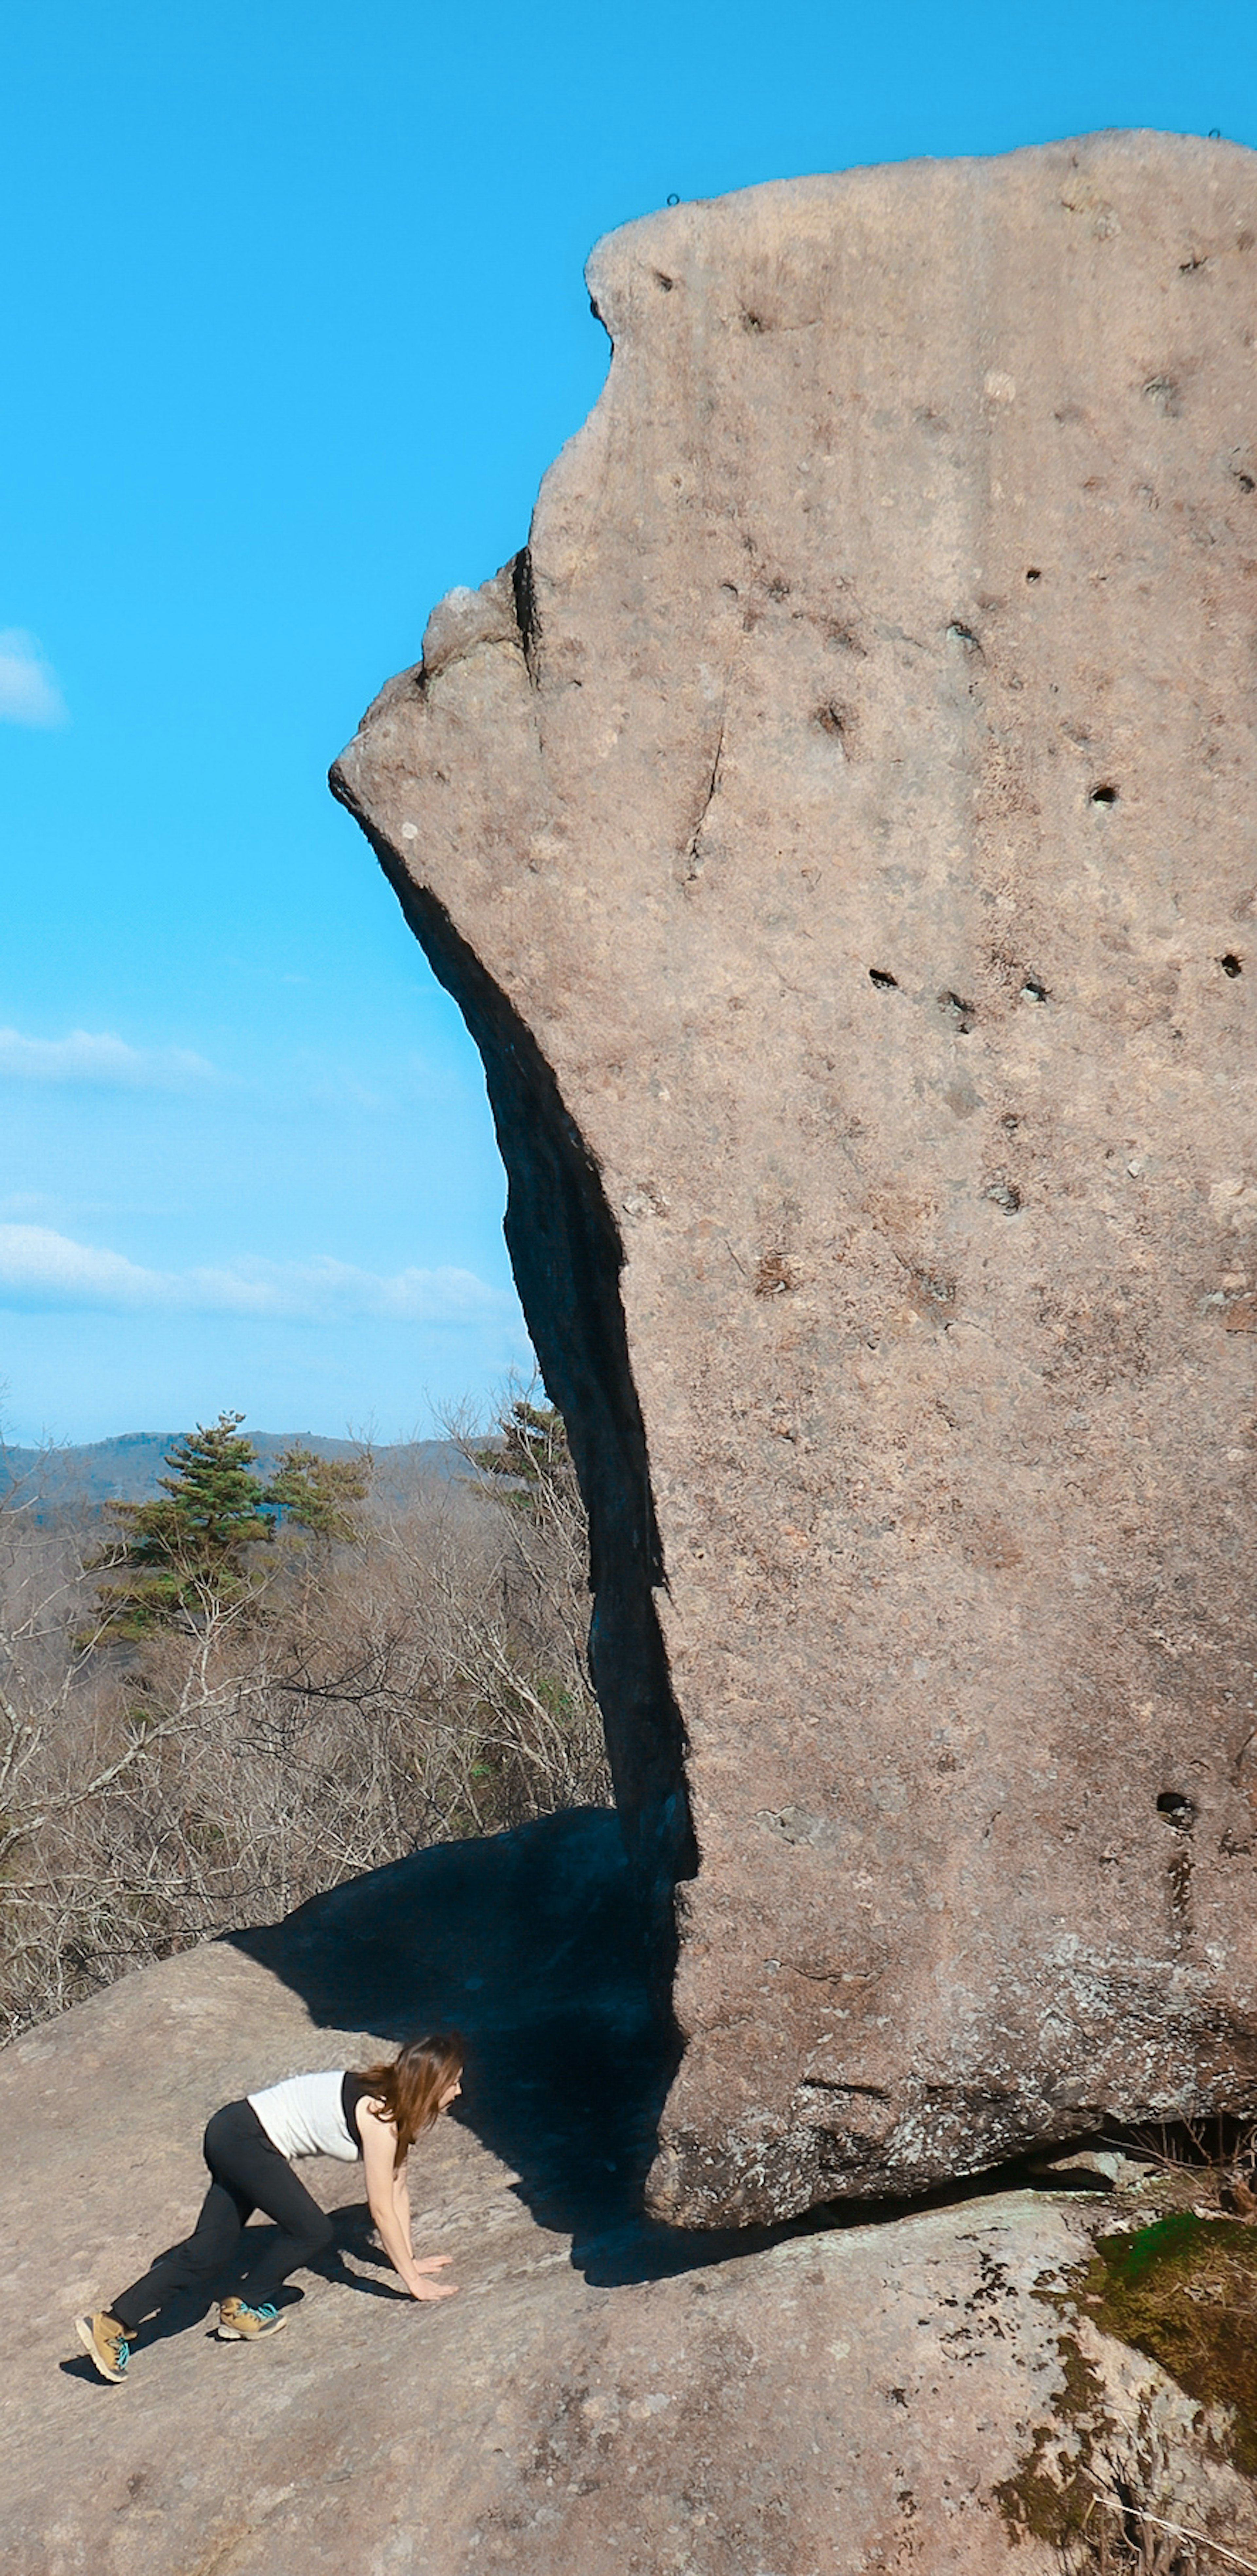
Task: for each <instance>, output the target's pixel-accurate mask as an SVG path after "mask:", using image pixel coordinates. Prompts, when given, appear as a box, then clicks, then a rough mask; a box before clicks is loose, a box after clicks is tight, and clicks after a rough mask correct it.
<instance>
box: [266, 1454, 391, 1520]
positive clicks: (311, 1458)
mask: <svg viewBox="0 0 1257 2576" xmlns="http://www.w3.org/2000/svg"><path fill="white" fill-rule="evenodd" d="M370 1475H371V1461H370V1457H369V1456H368V1455H367V1454H366V1453H365V1452H360V1453H359V1455H358V1457H356V1458H320V1457H319V1456H318V1454H317V1452H316V1451H315V1450H313V1449H306V1448H304V1447H303V1446H302V1444H301V1443H300V1441H294V1443H293V1445H292V1447H291V1448H290V1449H285V1451H284V1454H283V1456H282V1458H281V1459H280V1462H279V1465H278V1466H277V1468H276V1470H275V1473H274V1475H273V1476H272V1478H271V1481H270V1485H269V1487H268V1488H267V1496H266V1499H267V1502H268V1503H269V1504H270V1505H271V1506H272V1508H273V1509H274V1510H276V1511H278V1512H279V1514H280V1516H281V1518H282V1519H283V1520H288V1521H295V1522H296V1523H297V1526H298V1528H300V1529H304V1530H309V1531H310V1532H311V1533H312V1534H313V1536H314V1537H315V1538H326V1539H352V1538H356V1536H357V1534H358V1525H357V1522H356V1521H355V1519H354V1517H353V1506H354V1504H355V1503H361V1502H364V1501H365V1499H366V1495H367V1488H368V1485H369V1483H370Z"/></svg>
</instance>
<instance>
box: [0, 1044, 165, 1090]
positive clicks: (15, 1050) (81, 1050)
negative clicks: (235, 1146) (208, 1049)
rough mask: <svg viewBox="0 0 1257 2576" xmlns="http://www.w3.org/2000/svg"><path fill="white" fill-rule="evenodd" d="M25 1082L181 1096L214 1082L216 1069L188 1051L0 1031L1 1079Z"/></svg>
mask: <svg viewBox="0 0 1257 2576" xmlns="http://www.w3.org/2000/svg"><path fill="white" fill-rule="evenodd" d="M6 1075H11V1076H14V1077H16V1078H17V1079H18V1080H20V1081H23V1082H92V1083H104V1084H108V1085H110V1086H115V1087H116V1086H121V1087H122V1088H123V1089H125V1090H128V1091H147V1090H170V1089H172V1088H173V1089H177V1090H181V1089H182V1087H183V1085H184V1084H185V1083H188V1082H205V1081H213V1079H214V1067H213V1065H212V1064H207V1062H206V1060H205V1057H204V1056H203V1055H193V1053H192V1052H191V1049H190V1048H188V1047H133V1046H128V1045H127V1043H126V1040H125V1039H124V1038H115V1037H111V1036H110V1035H109V1034H108V1032H107V1031H105V1030H101V1031H100V1032H99V1033H98V1034H96V1033H93V1031H91V1030H90V1029H72V1030H71V1032H70V1035H69V1037H68V1038H26V1037H23V1036H22V1033H21V1031H20V1029H0V1079H3V1078H4V1077H5V1076H6Z"/></svg>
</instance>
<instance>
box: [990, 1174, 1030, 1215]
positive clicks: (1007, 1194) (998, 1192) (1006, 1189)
mask: <svg viewBox="0 0 1257 2576" xmlns="http://www.w3.org/2000/svg"><path fill="white" fill-rule="evenodd" d="M982 1196H983V1198H984V1199H990V1201H991V1203H992V1205H993V1206H994V1207H997V1208H1002V1209H1003V1211H1004V1214H1005V1216H1016V1215H1017V1213H1018V1211H1019V1209H1020V1207H1021V1192H1020V1190H1019V1189H1017V1188H1016V1187H1015V1185H1014V1183H1013V1182H1012V1181H1005V1180H995V1181H989V1182H988V1184H987V1186H986V1188H985V1189H984V1190H983V1193H982Z"/></svg>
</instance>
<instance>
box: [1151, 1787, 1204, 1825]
mask: <svg viewBox="0 0 1257 2576" xmlns="http://www.w3.org/2000/svg"><path fill="white" fill-rule="evenodd" d="M1157 1814H1158V1815H1159V1816H1164V1818H1165V1821H1166V1823H1167V1825H1173V1826H1174V1827H1175V1828H1176V1830H1177V1831H1178V1832H1179V1833H1180V1834H1185V1833H1187V1832H1189V1831H1190V1828H1191V1827H1192V1826H1193V1825H1194V1824H1195V1822H1196V1802H1195V1800H1194V1798H1189V1797H1188V1795H1187V1793H1186V1790H1184V1789H1163V1790H1162V1791H1161V1794H1160V1796H1159V1798H1158V1799H1157Z"/></svg>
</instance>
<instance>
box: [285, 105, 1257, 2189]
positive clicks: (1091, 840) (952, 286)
mask: <svg viewBox="0 0 1257 2576" xmlns="http://www.w3.org/2000/svg"><path fill="white" fill-rule="evenodd" d="M1255 244H1257V160H1255V159H1254V157H1253V156H1252V155H1251V154H1249V153H1246V152H1244V151H1242V150H1240V149H1238V148H1234V147H1231V146H1229V145H1225V144H1206V143H1203V142H1196V141H1193V140H1190V139H1184V138H1178V137H1167V136H1156V135H1141V134H1135V135H1129V134H1125V135H1123V134H1118V135H1101V136H1098V137H1092V138H1090V139H1086V140H1083V141H1079V142H1076V143H1065V144H1059V145H1053V146H1051V147H1049V148H1047V149H1042V150H1034V151H1026V152H1020V153H1015V154H1013V155H1011V156H1010V157H1008V158H1006V159H1002V160H992V161H984V162H957V163H918V164H913V165H908V166H903V167H898V168H893V169H883V170H863V171H855V172H850V173H847V174H845V175H843V176H840V177H836V178H829V179H815V180H808V181H801V182H791V183H788V184H783V185H780V186H772V187H764V188H757V189H754V190H750V191H748V192H747V193H745V194H743V195H740V196H736V197H732V198H728V199H724V200H722V201H718V202H715V203H712V204H707V205H693V206H683V207H679V208H677V209H676V210H675V211H671V212H668V213H665V214H661V215H658V216H653V217H650V218H649V219H647V220H646V221H644V222H641V223H637V224H633V225H631V226H629V227H628V228H626V229H625V230H624V231H623V232H620V233H617V234H615V235H613V236H612V237H611V238H609V239H608V240H607V241H605V242H604V243H603V244H602V245H601V246H600V247H599V249H598V250H597V251H596V252H595V254H594V256H593V260H592V262H591V266H590V270H589V279H590V286H591V291H592V295H593V298H594V302H595V305H596V308H597V310H598V312H599V313H600V314H601V316H602V317H603V319H604V321H605V323H606V326H607V329H608V331H609V332H610V334H611V337H612V341H613V344H614V355H613V361H612V365H611V371H610V376H609V380H608V383H607V387H606V390H605V392H604V394H603V396H602V398H601V400H600V402H599V403H598V405H597V407H596V408H595V410H594V412H593V414H592V416H591V418H590V419H589V421H588V422H587V423H586V425H585V427H584V428H583V430H582V431H581V432H580V433H579V435H578V436H577V437H576V438H574V439H573V440H572V441H571V443H570V444H569V445H568V446H567V447H566V448H565V449H564V451H563V453H562V455H561V456H560V458H559V459H558V461H557V463H556V464H555V466H554V467H553V468H552V470H551V472H550V474H549V475H548V477H547V479H546V481H545V484H544V485H543V488H542V492H541V495H540V499H539V502H538V505H537V511H536V516H535V520H534V525H533V530H532V536H531V542H530V546H529V548H528V549H527V550H526V552H525V553H524V554H523V555H522V556H520V557H519V558H518V559H517V560H516V562H515V564H514V565H513V566H511V567H508V569H507V571H506V573H504V574H502V575H500V576H499V577H498V579H497V580H496V581H495V582H491V583H489V584H487V585H486V587H485V588H484V589H483V590H481V591H478V592H466V591H462V592H456V593H454V594H452V596H451V597H450V598H449V599H448V600H446V601H445V602H444V603H443V604H442V606H441V607H440V608H439V609H438V610H437V611H436V613H435V616H434V617H433V620H432V622H431V625H430V627H429V630H428V636H427V638H426V640H425V647H424V660H423V663H422V665H420V666H419V667H418V668H417V669H415V670H414V671H411V672H408V673H406V674H404V675H403V676H402V677H401V678H399V679H398V680H396V681H394V682H392V683H391V684H390V686H389V687H388V688H387V689H386V690H385V691H384V693H383V695H382V696H381V698H380V699H379V700H377V702H376V704H375V706H374V707H373V708H372V709H371V710H370V712H369V714H368V716H367V717H366V719H365V720H364V724H363V726H362V728H361V730H360V732H359V734H358V736H357V738H356V740H355V741H354V743H353V744H352V745H351V746H350V748H349V750H348V751H347V752H346V753H345V754H344V756H343V758H342V760H341V762H340V764H339V766H338V771H337V773H336V774H335V783H336V786H337V792H338V793H339V794H341V795H342V797H343V798H344V800H345V801H346V802H347V803H348V804H349V805H350V806H351V807H352V808H353V810H354V811H356V812H357V813H358V815H359V816H360V818H361V819H362V820H363V822H364V823H365V825H366V827H367V828H368V830H369V832H370V834H371V836H372V838H373V840H374V843H375V846H376V848H377V850H378V851H379V853H380V855H381V857H382V858H383V860H384V863H385V865H386V866H387V868H388V869H389V872H390V874H391V876H392V879H393V882H394V884H395V885H396V886H397V889H398V891H399V894H400V895H401V897H402V900H403V903H404V905H405V908H406V910H407V913H408V916H409V918H410V920H411V922H412V924H413V925H414V927H415V928H416V930H417V931H418V934H419V936H420V937H421V938H422V939H423V940H424V942H425V945H426V946H427V948H428V951H429V954H430V955H431V956H432V958H433V960H434V963H435V964H436V967H437V971H438V973H440V974H441V975H442V976H443V977H444V979H445V980H446V981H447V983H448V984H449V985H450V987H451V989H452V990H453V991H454V992H455V994H456V995H457V996H458V998H459V1000H460V1001H461V1003H462V1005H463V1008H464V1010H465V1012H466V1014H467V1017H468V1019H469V1022H470V1024H471V1026H472V1028H473V1030H474V1032H475V1034H476V1035H477V1037H478V1039H479V1041H480V1043H481V1046H482V1049H483V1051H484V1054H485V1059H486V1067H487V1072H488V1079H489V1087H490V1093H491V1097H492V1099H493V1102H494V1107H495V1113H496V1115H497V1118H498V1125H499V1133H500V1135H501V1138H502V1143H503V1151H504V1156H505V1160H506V1163H507V1167H508V1172H509V1175H510V1181H511V1212H510V1215H509V1217H508V1232H509V1233H510V1237H511V1243H512V1251H513V1257H514V1260H515V1264H516V1270H517V1276H518V1278H519V1281H520V1286H521V1293H522V1295H523V1299H524V1305H525V1310H526V1313H527V1315H528V1319H529V1323H530V1326H531V1329H532V1332H533V1336H534V1340H535V1342H536V1346H537V1349H538V1353H539V1356H540V1358H541V1361H542V1365H543V1367H544V1369H545V1372H546V1376H547V1379H548V1382H549V1384H550V1386H551V1388H552V1391H553V1392H554V1394H555V1395H556V1397H557V1398H558V1400H559V1401H560V1402H561V1403H562V1404H563V1406H564V1409H565V1411H566V1412H567V1414H568V1419H569V1426H570V1428H571V1431H572V1436H573V1440H574V1444H575V1447H576V1451H577V1456H578V1462H579V1463H580V1465H581V1470H582V1475H583V1478H584V1481H585V1484H586V1490H587V1493H588V1495H589V1499H590V1503H591V1509H592V1514H593V1523H594V1568H593V1572H594V1580H595V1585H596V1607H595V1621H594V1647H595V1658H596V1663H597V1671H598V1680H599V1687H600V1691H601V1695H602V1698H603V1703H604V1708H605V1710H606V1713H607V1721H608V1733H609V1737H610V1742H611V1750H612V1757H613V1761H614V1764H615V1768H616V1775H617V1786H618V1791H619V1795H620V1802H621V1810H622V1813H623V1815H624V1817H625V1821H626V1824H627V1827H628V1830H629V1833H630V1839H631V1841H632V1843H633V1848H634V1850H635V1852H636V1856H637V1859H638V1864H639V1867H640V1868H641V1869H642V1870H643V1871H644V1873H645V1875H646V1876H647V1878H650V1877H651V1875H652V1873H653V1881H654V1884H655V1886H656V1888H657V1889H658V1888H659V1887H665V1888H666V1886H667V1884H668V1882H669V1880H670V1878H671V1877H672V1876H673V1875H676V1876H678V1877H679V1880H680V1884H679V1888H678V1894H677V1906H678V1916H679V1934H678V1939H679V1952H678V1957H677V1962H676V1971H675V1983H674V1996H675V2009H676V2014H677V2019H678V2023H679V2027H680V2032H681V2034H682V2038H683V2041H684V2053H683V2056H682V2058H681V2062H680V2066H679V2071H678V2073H677V2076H676V2079H675V2082H674V2084H673V2087H672V2091H671V2094H670V2097H669V2100H668V2103H667V2106H666V2110H665V2113H664V2117H663V2122H662V2127H661V2132H660V2145H659V2152H658V2156H657V2159H656V2163H655V2166H654V2171H653V2176H652V2182H651V2199H652V2205H653V2207H654V2208H655V2209H656V2211H657V2212H659V2213H660V2214H663V2215H666V2216H669V2217H671V2218H673V2219H678V2220H684V2221H686V2222H688V2223H690V2224H707V2223H716V2222H723V2221H728V2220H731V2219H732V2220H742V2219H749V2218H761V2217H770V2216H780V2215H782V2214H783V2213H785V2212H788V2211H792V2210H798V2209H800V2208H802V2207H805V2206H806V2205H808V2204H809V2203H810V2202H812V2201H815V2200H819V2199H822V2198H825V2197H828V2196H831V2195H835V2194H839V2193H843V2192H852V2191H860V2192H867V2191H870V2190H884V2189H888V2188H889V2189H897V2190H898V2189H904V2188H908V2187H913V2186H917V2185H920V2184H921V2183H924V2182H928V2181H929V2180H931V2179H932V2178H933V2177H935V2176H939V2175H943V2174H947V2173H954V2172H956V2171H958V2170H964V2169H973V2168H976V2167H978V2166H980V2165H981V2164H983V2163H985V2162H989V2161H991V2160H992V2159H994V2158H995V2157H997V2156H998V2155H1001V2154H1003V2153H1006V2152H1008V2151H1009V2150H1010V2149H1013V2148H1015V2147H1017V2146H1019V2145H1020V2144H1022V2143H1024V2142H1028V2141H1031V2140H1035V2139H1049V2138H1059V2137H1062V2136H1066V2135H1068V2134H1069V2133H1070V2132H1071V2131H1078V2130H1081V2129H1084V2128H1086V2127H1089V2126H1090V2125H1092V2124H1093V2123H1094V2122H1095V2121H1096V2120H1097V2119H1098V2118H1099V2117H1100V2116H1101V2115H1103V2114H1108V2115H1110V2116H1113V2117H1118V2118H1121V2119H1125V2120H1134V2119H1139V2118H1142V2117H1144V2116H1146V2115H1148V2114H1150V2113H1158V2112H1161V2113H1176V2112H1180V2111H1183V2110H1187V2109H1189V2108H1192V2109H1196V2110H1199V2109H1202V2108H1205V2107H1207V2106H1220V2105H1229V2106H1238V2105H1239V2104H1241V2103H1248V2104H1251V2103H1252V2102H1253V2101H1254V2100H1255V2099H1257V1956H1255V1952H1254V1903H1253V1899H1254V1892H1255V1890H1254V1859H1253V1849H1254V1832H1255V1827H1254V1816H1253V1806H1252V1790H1253V1786H1254V1782H1255V1781H1257V1712H1255V1709H1254V1701H1255V1700H1257V1692H1255V1691H1254V1688H1253V1661H1254V1657H1253V1628H1252V1618H1253V1601H1254V1580H1253V1565H1252V1546H1251V1539H1250V1535H1249V1533H1250V1528H1251V1492H1252V1470H1253V1458H1254V1435H1255V1421H1254V1402H1253V1356H1254V1351H1255V1350H1257V1338H1255V1336H1257V1148H1255V1146H1254V1121H1253V1045H1252V1025H1253V1007H1254V991H1255V989H1257V932H1255V928H1254V924H1255V922H1257V845H1255V832H1257V800H1255V796H1254V786H1255V780H1254V768H1255V757H1254V753H1255V744H1254V722H1255V720H1257V489H1255V486H1257V419H1255V415H1254V399H1255V395H1257V381H1255V368H1254V330H1255V325H1257V294H1255V289H1257V248H1255V247H1254V245H1255ZM665 1577H666V1589H665V1588H663V1584H664V1578H665ZM687 1820H688V1821H687ZM691 1826H692V1832H693V1836H694V1838H695V1844H696V1852H695V1851H694V1849H693V1848H692V1846H691V1845H690V1842H689V1840H688V1835H689V1830H690V1827H691ZM695 1860H696V1863H697V1874H696V1875H686V1873H687V1872H692V1871H693V1870H694V1868H695Z"/></svg>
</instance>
